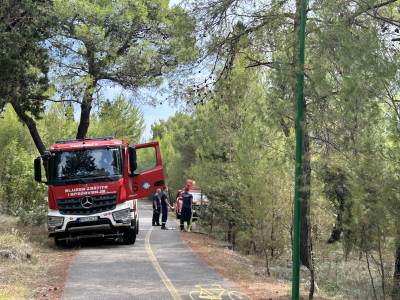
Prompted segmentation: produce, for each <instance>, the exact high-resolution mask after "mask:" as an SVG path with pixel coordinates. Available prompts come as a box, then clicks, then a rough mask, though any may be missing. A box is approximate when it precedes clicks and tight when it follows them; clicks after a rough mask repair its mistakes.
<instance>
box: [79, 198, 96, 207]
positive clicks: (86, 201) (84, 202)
mask: <svg viewBox="0 0 400 300" xmlns="http://www.w3.org/2000/svg"><path fill="white" fill-rule="evenodd" d="M81 206H82V207H83V208H86V209H89V208H91V207H92V206H93V198H92V197H88V196H86V197H83V198H81Z"/></svg>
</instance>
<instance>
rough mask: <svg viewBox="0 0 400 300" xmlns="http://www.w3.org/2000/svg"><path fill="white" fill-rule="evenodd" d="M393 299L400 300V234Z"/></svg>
mask: <svg viewBox="0 0 400 300" xmlns="http://www.w3.org/2000/svg"><path fill="white" fill-rule="evenodd" d="M398 230H399V231H400V229H398ZM392 299H393V300H400V232H399V233H398V234H397V241H396V254H395V257H394V274H393V290H392Z"/></svg>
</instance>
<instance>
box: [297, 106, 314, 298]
mask: <svg viewBox="0 0 400 300" xmlns="http://www.w3.org/2000/svg"><path fill="white" fill-rule="evenodd" d="M304 106H306V104H304ZM305 108H306V107H304V112H306V109H305ZM302 132H303V147H302V151H303V164H302V176H303V181H302V186H301V192H300V197H301V227H300V260H301V263H302V264H303V265H304V266H306V267H307V268H308V269H309V270H310V274H311V276H310V292H309V299H312V298H313V297H314V284H315V283H314V278H315V276H314V275H315V274H314V264H313V258H312V240H311V220H310V198H311V161H310V136H309V134H308V130H307V126H306V125H305V124H304V125H303V131H302Z"/></svg>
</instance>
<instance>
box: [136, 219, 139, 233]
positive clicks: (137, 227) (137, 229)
mask: <svg viewBox="0 0 400 300" xmlns="http://www.w3.org/2000/svg"><path fill="white" fill-rule="evenodd" d="M136 234H139V220H137V221H136Z"/></svg>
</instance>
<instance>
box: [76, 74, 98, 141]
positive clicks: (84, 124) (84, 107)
mask: <svg viewBox="0 0 400 300" xmlns="http://www.w3.org/2000/svg"><path fill="white" fill-rule="evenodd" d="M96 84H97V81H96V80H95V79H94V78H93V77H91V78H90V81H89V83H88V85H87V86H86V89H85V94H84V95H83V100H82V104H81V117H80V121H79V126H78V132H77V133H76V138H77V139H78V140H83V139H84V138H86V135H87V132H88V130H89V125H90V112H91V110H92V103H93V93H94V90H95V88H96Z"/></svg>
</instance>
